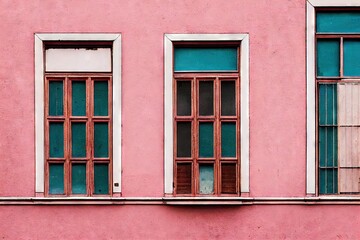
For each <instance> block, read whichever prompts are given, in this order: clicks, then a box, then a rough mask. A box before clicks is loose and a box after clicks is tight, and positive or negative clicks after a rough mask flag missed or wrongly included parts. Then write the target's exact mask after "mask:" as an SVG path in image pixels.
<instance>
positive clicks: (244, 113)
mask: <svg viewBox="0 0 360 240" xmlns="http://www.w3.org/2000/svg"><path fill="white" fill-rule="evenodd" d="M249 45H250V44H249V35H246V36H245V37H244V38H243V39H242V41H241V56H240V57H241V63H240V64H241V65H240V79H241V82H240V84H241V96H240V97H241V102H240V104H241V120H240V127H241V137H240V139H241V192H250V162H249V160H250V135H249V134H250V133H249V131H250V117H249V116H250V113H249V112H250V111H249V107H250V101H249V97H250V96H249V95H250V94H249V93H250V89H249V88H250V86H249V85H250V81H249V72H250V70H249V61H250V53H249V52H250V49H249Z"/></svg>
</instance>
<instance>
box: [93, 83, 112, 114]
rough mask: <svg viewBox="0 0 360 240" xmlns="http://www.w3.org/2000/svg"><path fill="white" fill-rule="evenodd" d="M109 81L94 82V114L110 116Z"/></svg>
mask: <svg viewBox="0 0 360 240" xmlns="http://www.w3.org/2000/svg"><path fill="white" fill-rule="evenodd" d="M108 114H109V106H108V82H107V81H95V82H94V116H108Z"/></svg>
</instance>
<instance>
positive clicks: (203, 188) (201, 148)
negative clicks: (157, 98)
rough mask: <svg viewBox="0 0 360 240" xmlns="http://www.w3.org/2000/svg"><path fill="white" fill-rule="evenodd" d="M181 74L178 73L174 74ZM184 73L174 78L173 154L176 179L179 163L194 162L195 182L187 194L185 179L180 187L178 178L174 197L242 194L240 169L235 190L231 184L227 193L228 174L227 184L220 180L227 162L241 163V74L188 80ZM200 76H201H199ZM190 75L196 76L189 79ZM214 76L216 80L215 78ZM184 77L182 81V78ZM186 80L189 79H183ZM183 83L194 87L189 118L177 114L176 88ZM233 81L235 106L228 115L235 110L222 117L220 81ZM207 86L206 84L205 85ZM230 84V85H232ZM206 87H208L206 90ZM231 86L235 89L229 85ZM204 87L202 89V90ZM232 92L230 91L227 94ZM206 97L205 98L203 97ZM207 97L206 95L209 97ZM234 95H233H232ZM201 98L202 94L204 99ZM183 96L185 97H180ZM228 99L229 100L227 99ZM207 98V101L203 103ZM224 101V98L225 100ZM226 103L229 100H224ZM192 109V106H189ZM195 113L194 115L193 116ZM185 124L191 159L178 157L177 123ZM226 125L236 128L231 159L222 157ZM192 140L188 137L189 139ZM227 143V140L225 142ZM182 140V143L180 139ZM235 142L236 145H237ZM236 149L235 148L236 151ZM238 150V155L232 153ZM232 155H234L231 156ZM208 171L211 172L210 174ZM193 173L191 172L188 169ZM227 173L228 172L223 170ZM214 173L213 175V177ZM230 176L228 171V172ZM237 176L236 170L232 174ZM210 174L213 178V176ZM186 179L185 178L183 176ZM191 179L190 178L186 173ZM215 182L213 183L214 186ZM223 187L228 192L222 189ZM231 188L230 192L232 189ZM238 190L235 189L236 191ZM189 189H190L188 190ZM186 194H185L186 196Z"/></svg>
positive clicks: (196, 75) (236, 152)
mask: <svg viewBox="0 0 360 240" xmlns="http://www.w3.org/2000/svg"><path fill="white" fill-rule="evenodd" d="M174 75H179V74H174ZM184 75H185V74H181V77H179V78H176V77H175V78H174V79H175V80H174V86H175V101H174V105H175V106H174V109H175V110H174V130H175V132H174V133H175V134H174V135H175V136H174V146H175V147H174V153H175V166H174V171H175V172H174V174H175V176H177V174H180V173H179V172H178V171H180V170H177V169H178V164H181V163H183V164H185V163H189V161H190V162H192V163H193V164H191V165H188V166H187V167H188V168H190V167H191V169H192V170H191V172H192V174H191V177H192V178H193V180H191V181H190V180H189V179H188V180H187V181H188V183H189V184H190V183H191V184H192V185H191V192H186V191H184V190H183V187H181V186H182V185H181V184H183V183H184V181H185V180H184V179H183V178H182V180H181V181H182V183H179V184H180V185H181V186H180V185H178V183H177V181H179V179H178V177H175V194H180V195H234V194H239V190H238V189H239V188H240V186H239V184H238V178H239V175H238V169H237V166H238V165H236V167H234V169H235V183H236V184H235V185H236V186H235V187H234V186H233V185H231V184H232V182H231V181H230V185H231V186H230V188H228V189H227V190H226V187H227V186H228V184H227V183H226V181H227V180H226V179H227V178H226V173H225V175H224V176H225V178H224V181H225V182H224V184H225V185H224V184H223V185H221V184H222V180H221V179H220V172H221V167H220V166H221V165H220V164H221V163H222V162H224V163H228V164H232V163H234V161H235V163H237V162H238V161H239V153H238V152H239V144H238V143H239V124H238V122H239V99H238V97H237V95H238V94H239V90H238V89H239V78H238V75H237V74H235V75H233V76H231V77H230V78H229V77H222V76H221V74H219V76H215V75H211V76H208V75H206V76H203V74H188V75H187V76H186V78H185V76H184ZM198 75H200V77H198ZM189 76H193V77H192V78H190V77H189ZM214 76H215V77H214ZM182 77H183V78H182ZM184 79H186V80H184ZM180 81H189V82H191V84H187V86H189V85H191V94H187V96H188V99H186V100H185V101H187V102H189V101H190V102H191V111H189V110H188V112H187V116H184V114H182V113H180V114H181V116H179V115H178V113H179V111H178V110H177V108H176V107H177V106H178V105H179V104H181V103H178V102H177V101H178V100H179V99H180V101H181V98H179V94H178V93H177V92H176V91H177V90H176V89H177V87H178V86H179V82H180ZM222 81H224V82H225V81H226V82H231V83H234V84H233V85H235V86H234V91H235V94H234V95H235V97H234V96H230V98H228V99H233V101H235V103H234V104H233V107H231V108H230V110H228V112H229V111H230V112H231V111H232V112H231V114H230V115H225V114H223V116H222V115H221V82H222ZM204 83H205V85H204ZM230 85H231V84H230ZM204 86H205V87H204ZM230 87H232V86H230ZM200 88H202V90H200ZM204 89H206V90H208V92H211V94H210V95H209V94H208V93H204V92H205V91H204ZM228 92H229V91H228ZM225 93H227V92H226V91H225V92H224V91H223V94H225ZM204 94H205V95H204ZM206 94H207V95H206ZM230 94H231V93H230ZM200 95H203V96H202V97H201V96H200ZM181 97H183V96H181ZM225 98H226V97H225ZM204 99H207V100H204ZM209 99H211V100H210V101H212V103H211V104H209V103H208V102H206V101H209ZM222 99H224V97H223V98H222ZM224 101H229V100H227V99H225V100H224ZM201 102H203V103H204V102H206V103H205V104H202V103H201ZM188 108H189V107H188ZM200 108H205V109H206V111H205V110H204V111H202V112H201V113H200V112H199V111H200ZM189 112H191V113H190V114H189ZM193 113H194V114H193ZM182 123H188V124H190V123H191V126H192V127H191V138H190V139H191V141H192V142H193V143H192V144H191V152H192V153H191V154H192V155H191V156H189V155H187V156H186V157H185V156H179V155H178V153H177V152H178V148H179V143H178V142H177V141H178V140H179V136H178V134H179V133H177V131H178V130H177V126H178V124H182ZM223 123H224V125H226V124H231V125H234V126H233V127H232V128H231V129H230V131H229V133H230V132H231V131H233V132H232V133H231V134H230V135H231V137H230V143H232V148H231V150H230V152H231V153H230V154H229V156H221V141H222V139H221V125H222V124H223ZM180 134H184V132H181V133H180ZM187 138H189V137H187ZM223 140H224V141H226V140H227V138H226V139H223ZM180 141H181V140H180ZM234 142H235V143H234ZM234 148H235V149H234ZM234 151H235V153H233V152H234ZM230 155H231V156H230ZM208 166H211V167H210V168H211V169H210V168H209V169H207V167H208ZM208 170H209V171H208ZM188 171H190V170H188ZM224 171H225V170H224ZM210 173H211V174H210ZM228 173H229V171H228ZM231 174H234V171H233V170H232V172H231V173H230V175H231ZM210 175H211V177H210ZM182 176H183V177H184V175H182ZM187 176H188V177H189V176H190V175H189V174H187ZM212 182H213V184H212ZM222 187H224V188H225V189H224V190H222ZM229 189H230V190H229ZM234 189H235V190H234ZM187 190H189V188H188V189H187ZM185 192H186V193H185Z"/></svg>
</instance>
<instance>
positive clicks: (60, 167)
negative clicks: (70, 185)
mask: <svg viewBox="0 0 360 240" xmlns="http://www.w3.org/2000/svg"><path fill="white" fill-rule="evenodd" d="M49 194H64V164H62V163H50V164H49Z"/></svg>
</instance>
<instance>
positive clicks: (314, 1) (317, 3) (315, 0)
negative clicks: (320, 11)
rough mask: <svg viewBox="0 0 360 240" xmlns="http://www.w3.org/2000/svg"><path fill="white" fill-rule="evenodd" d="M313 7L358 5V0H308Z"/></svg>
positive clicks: (359, 4) (359, 2) (359, 3)
mask: <svg viewBox="0 0 360 240" xmlns="http://www.w3.org/2000/svg"><path fill="white" fill-rule="evenodd" d="M308 3H310V4H311V5H313V6H314V7H359V6H360V1H359V0H308Z"/></svg>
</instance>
